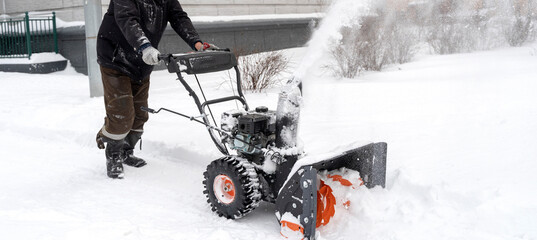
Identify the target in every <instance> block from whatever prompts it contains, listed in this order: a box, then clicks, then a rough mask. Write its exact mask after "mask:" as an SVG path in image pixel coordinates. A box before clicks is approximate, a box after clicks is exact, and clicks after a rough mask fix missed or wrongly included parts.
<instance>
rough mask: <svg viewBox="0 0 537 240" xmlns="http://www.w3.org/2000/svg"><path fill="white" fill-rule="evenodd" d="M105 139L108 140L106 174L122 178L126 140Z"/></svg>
mask: <svg viewBox="0 0 537 240" xmlns="http://www.w3.org/2000/svg"><path fill="white" fill-rule="evenodd" d="M103 140H104V142H106V150H105V153H106V174H107V175H108V177H110V178H118V179H122V178H123V176H124V174H123V161H124V160H125V154H124V151H123V148H124V147H125V141H124V140H112V139H108V138H103Z"/></svg>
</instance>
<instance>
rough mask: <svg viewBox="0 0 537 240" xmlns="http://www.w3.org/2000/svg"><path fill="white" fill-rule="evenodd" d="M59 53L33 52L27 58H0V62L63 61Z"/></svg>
mask: <svg viewBox="0 0 537 240" xmlns="http://www.w3.org/2000/svg"><path fill="white" fill-rule="evenodd" d="M65 60H67V59H65V58H64V57H63V56H62V55H61V54H56V53H35V54H32V56H31V57H30V59H28V58H5V59H0V64H37V63H47V62H57V61H65Z"/></svg>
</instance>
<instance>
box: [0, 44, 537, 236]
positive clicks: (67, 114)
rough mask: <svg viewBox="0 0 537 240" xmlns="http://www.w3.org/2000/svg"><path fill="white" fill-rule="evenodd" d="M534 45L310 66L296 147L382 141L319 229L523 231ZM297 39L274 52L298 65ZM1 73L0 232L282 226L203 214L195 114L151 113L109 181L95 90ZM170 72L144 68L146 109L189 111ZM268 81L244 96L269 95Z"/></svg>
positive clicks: (532, 155)
mask: <svg viewBox="0 0 537 240" xmlns="http://www.w3.org/2000/svg"><path fill="white" fill-rule="evenodd" d="M536 48H537V44H532V45H527V46H525V47H520V48H506V49H499V50H494V51H487V52H478V53H471V54H459V55H450V56H422V57H419V59H417V60H416V61H414V62H412V63H408V64H404V65H399V66H394V67H392V68H391V69H388V70H387V71H385V72H374V73H373V72H371V73H366V74H364V75H362V76H360V77H359V78H357V79H342V80H337V79H333V78H332V77H330V76H329V75H327V74H322V73H321V72H322V69H317V71H314V70H315V69H316V68H315V66H313V70H312V71H311V72H310V73H309V74H307V75H306V77H305V79H304V82H305V85H304V86H305V92H304V93H305V106H304V109H303V111H302V115H301V129H300V133H299V134H300V137H301V138H302V140H303V142H304V144H305V150H306V151H307V152H308V153H309V154H315V153H319V152H322V151H327V150H330V149H333V148H336V147H337V146H339V145H344V144H348V143H352V142H355V141H385V142H387V143H388V172H387V178H388V183H387V188H386V189H380V188H376V189H372V190H368V189H360V190H359V191H357V192H355V194H354V195H353V196H352V197H351V202H352V205H351V208H350V209H349V210H348V211H346V212H345V211H339V212H338V214H337V215H336V218H335V219H334V220H333V221H332V222H331V224H330V225H328V226H326V227H322V228H320V229H319V235H318V237H319V238H320V239H524V240H527V239H537V230H536V229H535V222H537V175H536V174H535V171H536V170H537V161H536V160H537V134H535V133H537V94H536V93H537V90H536V89H537V56H536V54H535V53H536V50H535V49H536ZM305 51H306V49H305V48H300V49H293V50H289V51H287V52H286V54H287V55H288V56H290V57H292V58H293V62H294V63H295V65H294V66H295V67H296V64H297V63H298V62H300V61H301V58H302V57H303V56H305V55H306V52H305ZM319 64H321V63H319ZM0 79H1V80H0V81H2V86H3V87H2V88H0V105H2V106H3V107H2V108H0V114H1V115H0V116H1V117H0V136H2V137H1V138H0V152H1V155H2V158H1V160H0V161H1V163H2V167H0V239H280V235H279V226H278V223H277V221H276V218H275V216H274V207H273V206H272V205H271V204H266V203H263V204H262V205H261V206H260V207H259V208H258V209H256V210H255V211H254V212H253V213H251V214H250V215H248V216H247V217H245V218H243V219H240V220H237V221H232V220H226V219H222V218H219V217H217V216H216V215H215V214H213V213H212V212H211V211H210V209H209V207H208V204H207V203H206V201H205V196H204V195H203V194H202V189H203V186H202V184H201V182H202V178H203V177H202V173H203V171H204V169H205V167H206V165H207V164H209V163H210V162H211V161H212V160H214V159H216V158H218V157H219V156H220V154H219V152H218V151H217V150H216V148H215V147H214V146H213V144H212V142H211V141H210V139H209V137H208V134H207V132H206V130H205V128H204V127H202V126H199V125H196V124H194V123H191V122H189V121H188V120H184V119H182V118H179V117H177V116H174V115H171V114H167V113H161V114H159V115H152V116H151V118H150V121H149V122H148V123H147V125H146V134H145V135H144V139H143V150H142V151H139V150H138V151H137V152H138V154H139V155H140V156H142V157H144V158H146V159H147V160H148V161H149V164H148V165H147V166H146V167H143V168H141V169H134V168H127V169H126V174H125V179H123V180H111V179H109V178H107V177H106V173H105V160H104V152H103V151H102V150H99V149H97V147H96V146H95V142H94V136H95V133H96V131H97V130H98V129H99V128H100V126H101V124H102V122H103V117H104V107H103V99H102V98H89V97H88V96H89V90H88V80H87V78H86V77H85V76H83V75H80V74H77V73H75V72H74V71H73V70H72V69H68V70H66V71H64V72H59V73H54V74H48V75H28V74H18V73H0ZM174 79H175V78H174V76H173V75H171V74H169V73H167V72H166V71H158V72H155V73H154V74H153V78H152V87H151V90H150V106H151V107H155V108H157V107H168V108H171V109H174V110H178V111H181V112H184V113H189V114H195V113H196V110H195V107H194V104H193V102H192V101H191V99H190V97H189V96H188V94H187V93H186V91H185V90H184V89H183V88H182V87H181V86H180V83H179V82H177V81H174ZM201 80H202V83H203V84H204V85H205V86H207V91H208V92H207V94H208V95H210V96H215V95H222V94H227V93H229V88H226V87H225V85H222V86H221V83H222V82H224V80H223V79H222V78H221V77H220V76H217V75H207V76H201ZM277 92H278V89H277V88H276V89H273V90H269V91H268V92H267V93H260V94H247V99H248V100H249V102H250V105H251V106H258V105H266V106H268V107H270V108H275V106H276V101H277ZM225 107H228V106H225ZM222 108H224V106H223V107H222ZM217 110H218V109H217Z"/></svg>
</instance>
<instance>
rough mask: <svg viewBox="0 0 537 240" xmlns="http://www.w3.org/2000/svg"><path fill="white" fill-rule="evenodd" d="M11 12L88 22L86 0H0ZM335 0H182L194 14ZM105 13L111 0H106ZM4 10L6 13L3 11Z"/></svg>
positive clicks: (307, 6)
mask: <svg viewBox="0 0 537 240" xmlns="http://www.w3.org/2000/svg"><path fill="white" fill-rule="evenodd" d="M0 1H4V2H5V5H6V13H7V14H8V15H18V14H22V13H24V12H26V11H29V12H40V11H46V12H51V11H55V12H56V14H57V16H58V18H60V19H62V20H64V21H84V0H45V1H40V0H37V1H36V0H0ZM330 1H331V0H180V3H181V5H182V6H183V8H184V9H185V11H186V12H188V13H189V15H190V16H234V15H256V14H290V13H316V12H321V11H322V10H323V7H325V6H326V5H327V4H328V2H330ZM102 3H103V13H104V12H105V11H106V9H107V8H108V4H109V3H110V0H102ZM2 13H3V12H2Z"/></svg>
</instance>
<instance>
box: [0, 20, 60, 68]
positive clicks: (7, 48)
mask: <svg viewBox="0 0 537 240" xmlns="http://www.w3.org/2000/svg"><path fill="white" fill-rule="evenodd" d="M42 52H55V53H58V34H57V31H56V13H55V12H53V13H52V16H46V17H32V18H30V16H29V15H28V12H26V14H25V16H24V18H22V19H20V18H19V19H12V18H10V19H4V20H0V58H25V57H27V58H30V57H31V56H32V54H33V53H42Z"/></svg>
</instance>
